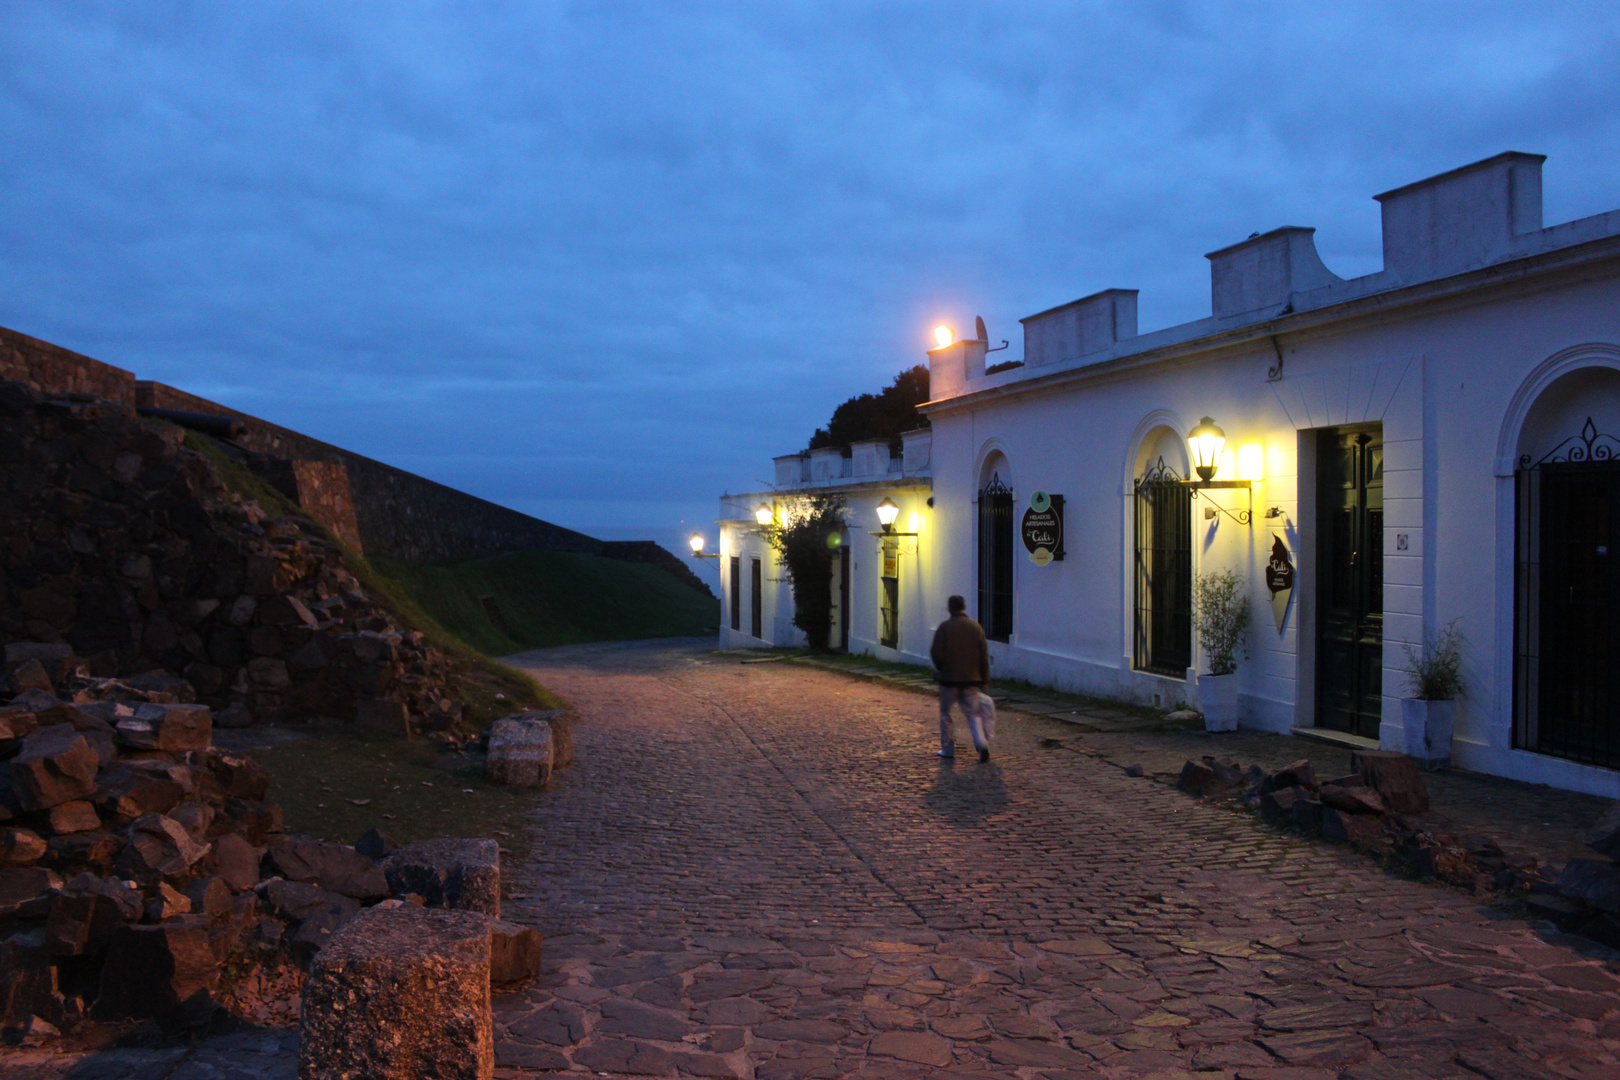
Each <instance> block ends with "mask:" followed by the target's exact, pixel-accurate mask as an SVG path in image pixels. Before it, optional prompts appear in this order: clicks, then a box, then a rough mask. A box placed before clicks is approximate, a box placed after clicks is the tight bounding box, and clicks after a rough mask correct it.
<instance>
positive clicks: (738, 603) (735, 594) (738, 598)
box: [731, 555, 742, 630]
mask: <svg viewBox="0 0 1620 1080" xmlns="http://www.w3.org/2000/svg"><path fill="white" fill-rule="evenodd" d="M731 628H732V629H733V630H741V629H742V559H741V558H739V557H738V556H736V555H733V556H732V557H731Z"/></svg>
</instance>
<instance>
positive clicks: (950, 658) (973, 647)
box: [928, 612, 990, 686]
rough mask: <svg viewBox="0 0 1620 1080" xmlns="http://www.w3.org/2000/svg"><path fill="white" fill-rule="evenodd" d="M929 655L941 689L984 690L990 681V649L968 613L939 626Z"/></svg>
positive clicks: (981, 628) (963, 613) (979, 627)
mask: <svg viewBox="0 0 1620 1080" xmlns="http://www.w3.org/2000/svg"><path fill="white" fill-rule="evenodd" d="M928 655H929V656H930V657H932V658H933V661H934V669H935V672H936V674H937V676H938V678H939V681H940V683H941V684H942V685H944V686H984V685H985V684H987V683H988V682H989V681H990V645H989V643H988V642H987V641H985V638H984V628H983V627H981V626H980V625H979V624H978V623H976V622H974V621H973V620H972V619H970V618H968V617H967V612H962V613H961V614H959V615H952V616H951V617H950V618H948V619H946V620H945V621H944V622H942V623H940V624H939V629H938V630H935V631H934V644H933V646H932V647H930V648H929V650H928Z"/></svg>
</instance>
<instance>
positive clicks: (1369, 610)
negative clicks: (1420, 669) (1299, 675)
mask: <svg viewBox="0 0 1620 1080" xmlns="http://www.w3.org/2000/svg"><path fill="white" fill-rule="evenodd" d="M1316 451H1317V470H1316V478H1317V479H1316V505H1317V518H1316V536H1317V540H1316V567H1317V573H1316V595H1317V620H1316V633H1317V643H1316V722H1317V725H1318V726H1320V727H1325V728H1332V729H1333V730H1335V731H1344V732H1348V733H1349V734H1352V735H1361V736H1364V737H1366V738H1369V739H1376V738H1378V724H1379V719H1380V717H1381V716H1382V714H1383V701H1382V697H1383V683H1384V436H1383V430H1382V426H1381V425H1378V424H1371V425H1363V426H1358V427H1348V428H1332V429H1329V430H1326V431H1323V432H1321V433H1320V435H1319V436H1318V442H1317V448H1316Z"/></svg>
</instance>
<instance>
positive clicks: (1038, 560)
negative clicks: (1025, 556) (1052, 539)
mask: <svg viewBox="0 0 1620 1080" xmlns="http://www.w3.org/2000/svg"><path fill="white" fill-rule="evenodd" d="M1029 561H1030V562H1032V563H1034V564H1035V565H1036V566H1045V565H1046V564H1047V563H1049V562H1051V561H1052V553H1051V552H1050V551H1048V550H1047V549H1046V548H1043V547H1038V548H1036V549H1035V550H1034V551H1032V552H1030V553H1029Z"/></svg>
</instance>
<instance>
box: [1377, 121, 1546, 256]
mask: <svg viewBox="0 0 1620 1080" xmlns="http://www.w3.org/2000/svg"><path fill="white" fill-rule="evenodd" d="M1546 160H1547V158H1546V155H1544V154H1521V153H1517V152H1514V151H1509V152H1507V153H1503V154H1497V155H1496V156H1495V157H1489V158H1486V159H1485V160H1484V161H1476V162H1474V163H1473V164H1472V165H1464V166H1463V167H1462V168H1460V169H1452V170H1451V171H1450V172H1444V173H1441V174H1440V175H1439V176H1431V177H1429V178H1428V179H1427V180H1419V181H1417V182H1416V183H1413V184H1407V185H1406V186H1405V187H1398V188H1396V189H1395V190H1393V191H1386V192H1384V193H1383V194H1382V195H1376V196H1374V198H1376V199H1377V200H1378V201H1379V202H1380V203H1381V204H1383V216H1384V273H1386V274H1388V275H1389V276H1390V277H1391V278H1392V279H1393V283H1394V284H1397V285H1409V284H1414V283H1416V282H1419V281H1432V280H1434V279H1435V278H1442V277H1449V276H1450V275H1452V274H1460V273H1463V272H1464V271H1467V270H1477V269H1479V268H1480V267H1482V266H1489V265H1490V264H1491V263H1495V262H1501V261H1502V260H1504V259H1508V258H1512V257H1513V254H1514V252H1513V248H1512V241H1513V238H1514V237H1516V236H1522V235H1524V234H1525V233H1529V232H1536V231H1538V230H1539V229H1540V228H1541V163H1542V162H1544V161H1546Z"/></svg>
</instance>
